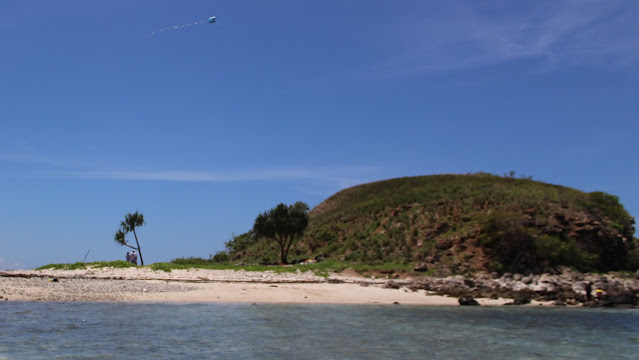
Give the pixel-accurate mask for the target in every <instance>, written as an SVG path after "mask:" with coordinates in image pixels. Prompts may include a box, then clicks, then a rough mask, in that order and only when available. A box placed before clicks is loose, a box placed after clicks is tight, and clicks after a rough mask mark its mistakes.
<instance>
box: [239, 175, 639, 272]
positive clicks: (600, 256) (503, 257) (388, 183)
mask: <svg viewBox="0 0 639 360" xmlns="http://www.w3.org/2000/svg"><path fill="white" fill-rule="evenodd" d="M309 215H310V224H309V227H308V229H307V231H306V233H305V235H304V238H303V239H302V240H300V241H299V242H298V243H297V244H296V245H295V247H294V248H293V249H292V250H291V253H290V254H291V257H292V259H296V258H297V259H304V258H312V257H315V256H318V255H325V256H328V257H330V258H332V259H335V260H338V261H344V262H350V263H353V264H358V263H359V264H372V265H380V264H384V263H394V264H405V265H410V266H411V267H413V266H416V267H417V268H418V269H419V270H422V271H428V272H429V273H434V274H440V275H447V274H453V273H460V274H464V273H472V272H475V271H478V270H488V271H497V272H500V273H501V272H521V273H529V272H541V271H548V270H550V269H552V268H555V267H557V266H560V265H565V266H570V267H573V268H576V269H578V270H582V271H611V270H635V269H636V268H637V267H639V250H638V249H637V243H638V241H637V239H635V238H634V236H633V235H634V219H633V218H632V217H631V216H630V215H629V214H628V212H627V211H626V210H625V209H624V207H623V206H622V205H621V204H620V203H619V201H618V198H617V197H616V196H613V195H609V194H606V193H603V192H592V193H585V192H582V191H578V190H575V189H571V188H568V187H563V186H557V185H551V184H546V183H542V182H538V181H533V180H531V179H526V178H522V179H516V178H514V177H501V176H495V175H489V174H483V173H479V174H473V175H432V176H418V177H407V178H398V179H391V180H385V181H379V182H374V183H369V184H363V185H359V186H355V187H352V188H349V189H345V190H343V191H340V192H338V193H336V194H335V195H333V196H331V197H330V198H328V199H327V200H326V201H324V202H322V203H321V204H319V205H318V206H317V207H315V208H314V209H313V210H312V211H311V212H310V214H309ZM274 245H275V244H274V243H272V242H270V241H268V240H266V239H263V240H259V241H256V240H255V239H254V237H252V235H251V233H247V234H244V235H240V236H237V237H235V238H234V240H232V241H230V242H229V243H227V247H228V248H229V250H230V252H229V256H230V257H231V259H233V260H238V259H241V260H245V261H274V260H275V259H277V249H276V248H275V246H274Z"/></svg>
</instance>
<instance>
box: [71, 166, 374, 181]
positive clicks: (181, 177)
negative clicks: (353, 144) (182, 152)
mask: <svg viewBox="0 0 639 360" xmlns="http://www.w3.org/2000/svg"><path fill="white" fill-rule="evenodd" d="M379 170H380V169H379V168H376V167H370V166H343V167H315V168H312V167H311V168H280V169H277V168H276V169H253V170H237V171H220V172H214V171H174V170H166V171H121V170H114V171H80V172H65V173H59V174H58V176H59V177H65V178H76V179H94V180H129V181H172V182H249V181H297V180H313V181H328V182H335V183H344V182H347V183H350V182H351V180H350V179H353V178H358V177H362V176H370V175H371V174H374V173H377V172H378V171H379Z"/></svg>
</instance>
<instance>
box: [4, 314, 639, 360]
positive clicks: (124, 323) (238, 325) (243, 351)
mask: <svg viewBox="0 0 639 360" xmlns="http://www.w3.org/2000/svg"><path fill="white" fill-rule="evenodd" d="M133 358H136V359H148V358H152V359H279V360H283V359H580V360H581V359H639V311H637V310H593V309H567V308H518V307H491V308H487V307H482V308H479V307H419V306H404V305H394V306H391V305H387V306H368V305H365V306H362V305H353V306H351V305H348V306H344V305H290V304H289V305H280V304H256V305H250V304H131V303H53V302H0V359H133Z"/></svg>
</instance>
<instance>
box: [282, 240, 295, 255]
mask: <svg viewBox="0 0 639 360" xmlns="http://www.w3.org/2000/svg"><path fill="white" fill-rule="evenodd" d="M294 238H295V236H291V237H289V238H288V240H287V243H286V250H285V254H286V255H284V258H285V259H286V260H288V252H289V251H290V250H291V245H292V244H293V239H294Z"/></svg>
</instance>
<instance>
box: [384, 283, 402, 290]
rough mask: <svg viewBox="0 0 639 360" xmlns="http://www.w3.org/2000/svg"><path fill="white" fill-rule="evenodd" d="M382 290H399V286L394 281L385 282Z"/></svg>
mask: <svg viewBox="0 0 639 360" xmlns="http://www.w3.org/2000/svg"><path fill="white" fill-rule="evenodd" d="M383 288H384V289H399V284H398V283H396V282H394V281H387V282H386V284H384V286H383Z"/></svg>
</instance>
